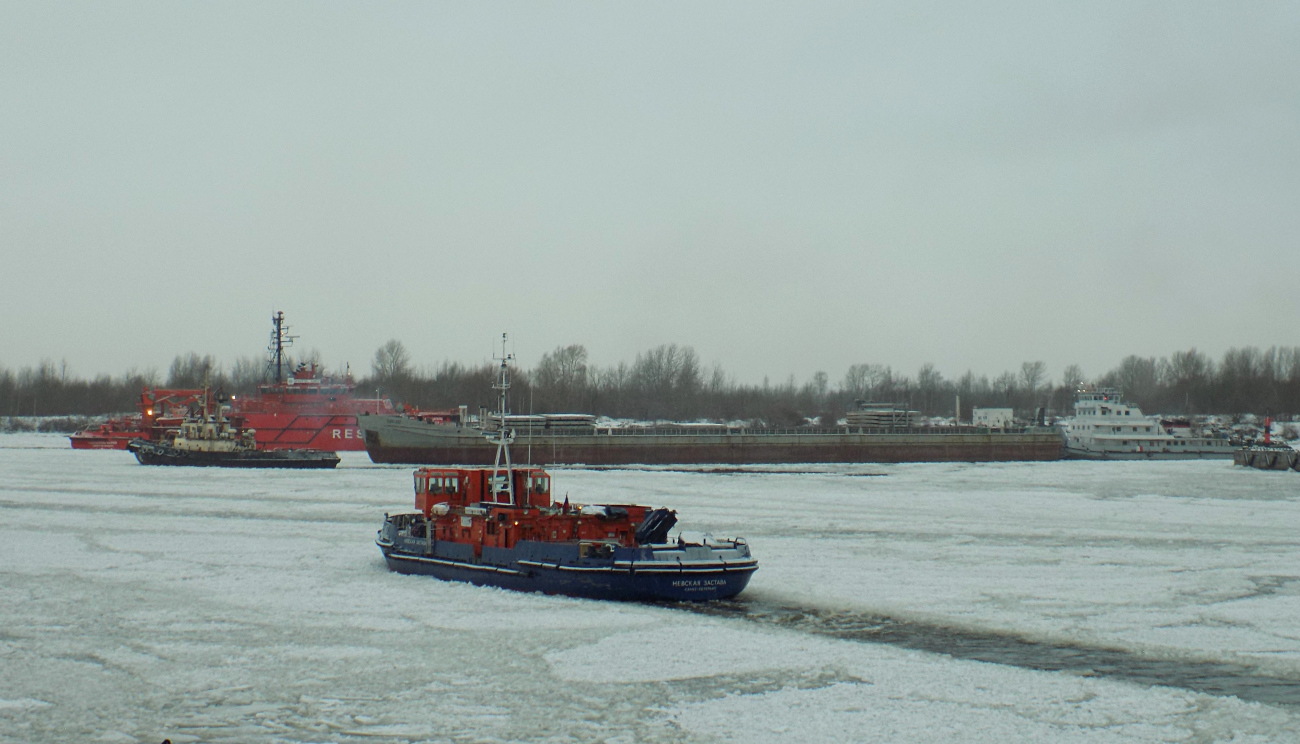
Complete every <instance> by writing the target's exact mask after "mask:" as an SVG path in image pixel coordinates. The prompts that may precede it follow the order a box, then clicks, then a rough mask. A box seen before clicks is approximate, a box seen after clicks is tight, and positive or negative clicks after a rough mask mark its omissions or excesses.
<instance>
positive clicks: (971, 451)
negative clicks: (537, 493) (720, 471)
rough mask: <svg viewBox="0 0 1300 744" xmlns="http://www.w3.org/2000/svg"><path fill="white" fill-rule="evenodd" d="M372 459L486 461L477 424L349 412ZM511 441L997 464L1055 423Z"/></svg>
mask: <svg viewBox="0 0 1300 744" xmlns="http://www.w3.org/2000/svg"><path fill="white" fill-rule="evenodd" d="M357 426H358V428H360V429H361V431H362V432H363V433H364V437H365V445H366V452H367V453H369V455H370V459H371V460H372V461H374V462H376V463H401V464H415V465H489V464H491V463H492V459H493V457H494V455H495V454H496V448H495V447H494V446H493V445H492V444H491V442H489V441H488V439H487V436H486V434H488V433H490V432H485V431H484V430H483V429H481V428H479V427H476V426H469V425H462V424H460V423H458V422H453V421H445V422H430V421H423V420H420V419H418V418H415V417H409V416H401V415H391V416H386V415H370V416H368V415H364V414H361V415H358V416H357ZM515 436H516V438H515V448H516V449H520V448H525V447H527V448H530V449H531V453H532V454H531V456H532V459H533V460H534V461H536V462H540V463H546V464H548V465H700V464H728V465H756V464H771V463H795V462H800V463H803V462H823V463H825V462H1000V461H1023V460H1059V459H1061V456H1062V451H1063V446H1064V440H1063V439H1062V437H1061V434H1060V432H1059V430H1057V429H1056V428H1054V427H1020V428H1005V429H989V428H985V427H975V426H953V427H915V428H907V429H867V428H856V427H855V428H849V427H838V428H834V429H816V428H806V429H742V428H734V427H733V428H727V427H721V426H719V427H695V426H681V427H674V426H655V427H624V428H605V427H600V428H596V427H591V428H587V429H585V430H584V429H582V428H580V427H571V426H570V427H557V428H556V429H547V428H545V427H541V428H539V427H517V428H515Z"/></svg>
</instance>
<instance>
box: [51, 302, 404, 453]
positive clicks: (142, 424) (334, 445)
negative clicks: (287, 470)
mask: <svg viewBox="0 0 1300 744" xmlns="http://www.w3.org/2000/svg"><path fill="white" fill-rule="evenodd" d="M271 326H272V330H271V345H270V346H269V347H268V351H269V352H270V360H269V362H268V364H267V369H268V373H269V374H268V376H269V377H270V378H271V381H270V382H268V383H265V384H262V385H258V386H257V392H256V393H254V394H253V395H249V396H242V395H234V396H231V397H230V399H229V401H228V403H229V405H230V413H231V415H232V416H238V417H240V419H241V420H242V421H243V422H244V424H243V425H244V427H245V429H252V430H254V431H255V436H256V441H257V449H270V450H276V449H313V450H325V451H327V452H338V451H340V450H358V451H359V450H364V449H365V448H366V444H365V437H364V436H363V435H362V433H361V430H360V429H359V428H358V427H357V414H359V413H365V414H371V415H377V414H393V413H396V410H395V409H394V408H393V403H392V401H390V400H388V399H387V398H355V397H353V390H355V388H356V384H355V383H354V382H353V380H352V374H351V373H350V372H347V373H344V375H343V376H342V377H337V378H336V377H331V376H328V375H323V374H320V373H319V370H318V369H317V367H316V365H315V364H298V365H297V367H296V368H295V369H294V371H293V373H292V374H289V375H286V374H285V373H284V371H285V369H284V368H285V366H286V362H285V358H284V357H285V354H284V350H285V347H287V346H289V345H291V344H292V343H293V339H294V337H293V336H289V335H287V333H286V331H287V330H288V326H286V325H285V324H284V313H280V312H278V313H276V314H275V315H273V316H272V317H271ZM202 396H203V390H167V389H159V390H150V389H149V388H147V387H146V388H145V389H144V392H143V393H141V395H140V413H139V415H135V416H123V417H120V418H114V419H110V420H108V421H106V422H104V423H102V424H98V425H96V426H94V427H90V428H88V429H86V430H84V431H79V432H77V433H76V434H73V435H72V436H71V437H70V439H71V440H72V447H73V449H126V445H127V443H129V442H130V441H132V440H133V439H144V440H146V441H149V442H159V441H161V440H162V439H164V438H165V436H166V435H167V434H169V433H170V434H175V433H176V431H177V430H178V429H179V428H180V425H181V421H182V420H183V419H184V418H185V416H186V415H189V414H191V413H193V411H194V409H195V408H196V407H197V406H198V405H199V401H200V399H201V398H202Z"/></svg>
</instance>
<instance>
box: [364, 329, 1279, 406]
mask: <svg viewBox="0 0 1300 744" xmlns="http://www.w3.org/2000/svg"><path fill="white" fill-rule="evenodd" d="M493 372H494V368H493V366H492V365H490V364H485V365H482V366H479V367H473V366H464V365H460V364H455V363H445V364H443V365H441V366H440V367H438V368H436V369H435V370H432V371H431V372H426V373H419V372H416V371H415V370H413V369H412V367H411V363H410V355H409V354H408V353H407V352H406V350H405V347H403V346H402V344H401V342H399V341H396V340H392V341H389V342H388V343H387V344H385V345H384V346H383V347H381V349H380V350H379V352H377V353H376V357H375V363H374V365H373V367H372V377H371V379H370V380H369V384H370V385H371V386H373V387H376V388H377V389H382V390H384V391H386V392H388V393H389V394H390V395H393V396H394V397H395V398H398V399H400V400H404V401H407V402H409V403H411V404H412V405H416V406H419V407H427V408H448V407H453V406H456V405H462V404H465V405H469V406H470V407H471V408H475V407H477V406H487V407H491V406H492V401H493V400H494V396H493V394H492V390H491V384H492V379H493ZM514 380H515V387H514V390H513V391H512V392H513V398H512V409H513V410H514V411H515V412H535V413H558V412H582V413H594V414H597V415H604V416H611V417H615V418H633V419H643V420H655V419H658V420H712V421H728V420H761V421H763V422H765V423H767V424H769V425H772V426H793V425H800V424H803V423H805V422H806V421H808V420H810V419H818V420H819V422H826V423H829V422H833V421H835V420H837V419H839V418H842V417H843V415H844V414H845V412H847V411H849V410H852V409H854V408H855V407H856V404H857V402H858V401H879V402H892V403H898V404H901V405H904V406H906V407H908V408H910V409H913V410H917V411H920V412H921V413H923V414H925V415H928V416H946V417H952V416H955V415H959V416H960V418H961V419H962V420H969V419H970V416H971V408H975V407H993V408H1002V407H1005V408H1012V409H1015V411H1016V412H1017V414H1018V415H1020V416H1021V417H1022V418H1029V417H1031V416H1032V415H1033V413H1034V411H1035V410H1036V409H1037V408H1040V407H1041V408H1045V409H1047V411H1048V412H1049V414H1051V415H1069V414H1070V413H1071V412H1072V406H1073V402H1074V394H1075V391H1076V390H1078V388H1079V386H1080V385H1083V384H1094V385H1099V386H1104V387H1113V388H1117V389H1120V390H1122V391H1123V392H1125V393H1126V395H1127V396H1128V398H1129V399H1130V400H1132V401H1134V402H1136V403H1137V404H1138V405H1140V406H1141V407H1142V408H1143V409H1144V410H1147V411H1150V412H1160V413H1166V414H1173V415H1196V414H1204V413H1259V414H1264V413H1273V414H1281V415H1284V416H1285V415H1291V414H1294V413H1296V412H1300V347H1272V348H1269V349H1263V350H1261V349H1258V348H1255V347H1244V348H1240V349H1230V350H1229V351H1228V352H1227V353H1226V354H1224V356H1223V359H1222V360H1221V361H1219V362H1217V363H1216V362H1215V361H1214V360H1212V359H1210V358H1209V357H1208V356H1206V355H1205V354H1202V353H1201V352H1199V351H1197V350H1196V349H1190V350H1188V351H1180V352H1175V353H1174V354H1172V355H1170V356H1169V357H1162V358H1156V357H1138V356H1129V357H1127V358H1125V359H1124V360H1123V361H1122V362H1121V363H1120V364H1119V366H1117V367H1116V368H1115V369H1112V370H1110V371H1108V372H1106V373H1105V374H1102V375H1100V376H1099V377H1097V378H1095V379H1089V378H1087V377H1086V376H1085V375H1084V373H1083V370H1082V369H1081V368H1080V367H1079V366H1078V365H1070V366H1068V367H1066V368H1065V369H1064V370H1063V371H1062V373H1061V376H1060V377H1059V379H1058V380H1055V381H1054V380H1052V379H1050V377H1049V370H1048V369H1047V365H1046V364H1044V363H1043V362H1041V361H1032V362H1024V363H1023V364H1021V365H1020V368H1019V370H1017V371H1014V372H1013V371H1007V372H1004V373H1002V374H1000V375H997V376H996V377H993V378H991V379H990V378H989V377H988V376H987V375H976V374H975V373H974V372H971V371H967V372H966V373H965V374H963V375H961V376H959V377H957V378H955V379H948V378H945V377H944V376H943V374H941V373H940V372H939V371H938V370H937V369H936V368H935V367H934V365H932V364H925V365H923V366H922V367H921V368H920V369H919V370H918V371H917V373H916V375H915V376H909V375H906V374H903V373H900V372H896V371H895V370H894V369H892V368H891V367H889V366H888V365H883V364H870V363H863V364H855V365H852V366H851V367H849V369H848V370H847V372H846V373H845V374H844V376H843V378H842V379H841V380H840V382H839V383H838V384H833V383H831V381H830V378H829V376H828V375H827V374H826V373H825V372H817V373H815V374H814V375H813V376H812V378H811V379H810V380H808V381H806V382H804V383H802V384H798V383H796V381H795V380H794V378H793V377H790V378H789V379H787V380H786V381H784V382H782V383H778V384H771V383H770V382H768V381H766V380H765V381H764V383H763V384H762V385H743V384H739V383H737V382H736V381H735V379H734V378H733V377H732V376H731V375H728V374H727V373H726V372H725V371H724V370H723V369H722V368H721V367H720V366H718V365H713V366H711V367H706V366H705V365H703V364H702V363H701V362H700V360H699V357H698V355H697V354H696V353H695V350H694V349H692V348H691V347H689V346H678V345H676V344H666V345H662V346H658V347H655V348H654V349H651V350H649V351H646V352H643V353H641V354H638V355H637V356H636V359H635V360H634V361H633V362H632V363H631V364H630V365H629V364H627V363H626V362H620V363H618V364H616V365H612V366H609V367H600V366H597V365H593V364H591V363H590V361H589V356H588V353H587V349H586V347H584V346H582V345H581V344H573V345H569V346H560V347H557V348H556V349H554V350H553V351H551V352H548V353H546V354H544V355H543V356H542V358H541V359H540V360H539V361H538V363H537V365H536V366H534V367H533V368H532V369H530V370H517V371H516V373H515V376H514ZM958 397H960V399H961V411H960V413H959V414H958V412H956V410H955V407H956V404H957V398H958Z"/></svg>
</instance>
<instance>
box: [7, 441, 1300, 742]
mask: <svg viewBox="0 0 1300 744" xmlns="http://www.w3.org/2000/svg"><path fill="white" fill-rule="evenodd" d="M784 470H787V469H786V468H771V469H768V470H767V471H765V472H763V471H760V472H741V473H735V472H716V473H710V472H679V471H669V470H657V471H634V470H604V471H600V470H557V471H553V475H554V476H555V485H556V496H557V498H562V497H563V496H564V494H565V493H566V492H567V494H568V495H569V497H570V499H571V500H573V501H575V502H598V503H599V502H636V503H644V504H648V505H652V506H670V507H673V508H675V509H677V510H678V512H679V516H680V518H681V520H682V521H681V524H682V525H683V526H684V527H685V528H686V529H688V530H691V531H697V532H706V531H707V532H713V533H716V534H718V535H723V534H741V535H744V536H745V537H747V538H748V539H749V541H750V544H751V545H752V547H753V550H754V554H755V556H756V557H757V558H758V559H759V561H760V565H761V568H760V570H759V571H758V573H757V574H755V576H754V579H753V581H752V582H751V584H750V588H749V590H747V591H746V592H745V593H744V594H743V595H741V598H740V601H737V602H734V603H723V604H720V605H714V606H708V607H702V608H700V607H697V608H680V607H665V606H646V605H634V604H615V603H604V602H593V601H585V600H573V599H567V598H560V597H546V596H541V595H526V594H515V593H508V592H502V591H499V590H493V589H482V588H475V587H472V586H468V585H461V584H450V583H443V582H439V581H437V580H434V579H429V578H424V577H404V576H399V575H396V574H391V573H389V572H388V571H387V570H386V569H385V567H384V565H383V562H382V560H381V557H380V554H379V550H378V549H377V548H376V547H375V545H374V542H373V541H374V536H375V530H376V529H377V528H378V526H379V523H380V521H381V519H382V516H383V513H384V512H385V511H403V510H408V509H409V508H410V506H411V504H412V499H413V496H412V492H411V478H410V468H404V467H377V466H373V465H371V464H370V462H369V460H368V459H366V457H365V455H364V454H360V455H358V454H348V455H345V457H344V462H343V465H342V466H341V467H340V468H339V469H338V470H337V471H329V472H292V471H283V472H254V471H238V470H211V471H209V470H193V469H186V468H146V467H142V466H140V465H137V464H136V463H135V460H134V458H133V457H132V456H131V455H130V454H128V453H125V452H74V451H72V450H70V449H67V440H66V439H65V438H61V437H53V436H41V435H0V741H6V742H8V741H14V742H28V741H30V742H73V741H106V742H161V741H162V739H163V738H164V737H169V738H170V739H171V740H172V741H173V742H178V743H179V742H263V741H267V742H363V741H364V742H385V741H395V742H408V741H411V742H415V741H454V742H495V741H552V742H587V741H609V742H659V741H664V742H679V741H683V742H695V741H700V742H746V743H747V744H748V743H751V742H752V743H761V742H803V741H808V742H813V741H882V742H885V741H887V742H910V741H915V742H997V743H998V744H1007V743H1008V742H1044V741H1051V742H1075V741H1078V742H1214V741H1232V742H1238V743H1240V742H1274V741H1297V740H1300V476H1298V475H1297V474H1296V473H1292V472H1263V471H1255V470H1245V469H1234V468H1233V467H1232V465H1231V464H1230V463H1229V462H1226V461H1222V460H1220V461H1212V462H1167V463H1143V462H1117V463H1087V462H1058V463H1015V464H996V465H969V464H919V465H859V466H830V467H828V466H810V467H808V468H806V470H807V472H782V471H784Z"/></svg>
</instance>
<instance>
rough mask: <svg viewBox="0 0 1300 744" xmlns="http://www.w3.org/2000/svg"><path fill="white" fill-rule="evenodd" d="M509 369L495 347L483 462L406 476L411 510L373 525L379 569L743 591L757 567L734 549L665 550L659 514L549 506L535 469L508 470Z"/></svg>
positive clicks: (683, 545) (544, 480)
mask: <svg viewBox="0 0 1300 744" xmlns="http://www.w3.org/2000/svg"><path fill="white" fill-rule="evenodd" d="M503 338H504V337H503ZM509 359H510V357H509V356H508V355H506V354H505V353H504V349H503V353H502V358H501V369H500V377H499V380H498V383H497V385H496V386H495V387H496V389H497V390H498V391H500V409H499V414H498V415H497V417H496V419H497V424H498V425H497V427H496V430H495V432H494V433H493V434H492V436H493V441H494V442H495V443H496V444H497V458H496V462H495V464H494V465H493V466H492V467H465V468H421V469H419V470H417V471H415V506H416V509H418V511H417V512H414V513H407V514H392V515H388V514H386V515H384V524H383V527H382V528H381V529H380V530H379V536H378V539H377V540H376V544H377V545H378V546H379V549H380V550H381V551H382V552H383V554H384V559H385V560H386V561H387V563H388V567H389V569H391V570H393V571H397V572H400V573H406V574H425V575H430V576H435V577H437V578H440V579H446V580H451V581H467V582H471V583H474V584H480V585H489V586H498V587H502V588H504V589H514V590H519V591H540V592H545V593H548V594H566V595H570V596H577V597H589V598H593V599H619V600H706V599H723V598H726V597H732V596H735V595H736V594H739V593H740V592H741V591H743V590H744V588H745V586H746V585H747V584H748V583H749V579H750V577H751V576H752V575H753V573H754V571H756V570H757V569H758V561H756V560H754V558H753V557H752V556H751V555H750V551H749V545H748V544H747V543H746V542H745V541H744V540H743V539H741V538H734V539H724V540H715V539H712V538H711V537H709V536H707V535H706V536H705V538H704V539H703V540H702V541H700V542H698V543H695V542H689V543H688V542H686V541H684V540H683V539H682V537H681V536H680V535H679V536H678V538H677V540H676V541H674V542H669V540H668V533H669V530H671V529H672V527H673V525H674V524H676V522H677V516H676V512H674V511H672V510H670V509H664V508H660V509H651V508H649V507H645V506H637V505H634V504H601V505H587V506H579V505H571V504H570V503H569V500H568V498H567V497H566V498H565V500H564V503H563V504H559V505H557V504H555V503H554V501H553V500H552V498H551V493H552V489H551V478H550V475H548V474H547V473H546V471H544V470H542V469H541V468H537V467H534V466H532V465H522V466H515V465H513V464H512V463H511V462H510V450H509V445H510V442H511V440H512V439H513V437H514V434H513V432H511V431H509V430H507V428H506V421H507V419H506V390H507V389H508V388H509V387H510V385H509V382H508V381H507V377H506V375H507V362H508V361H509Z"/></svg>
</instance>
